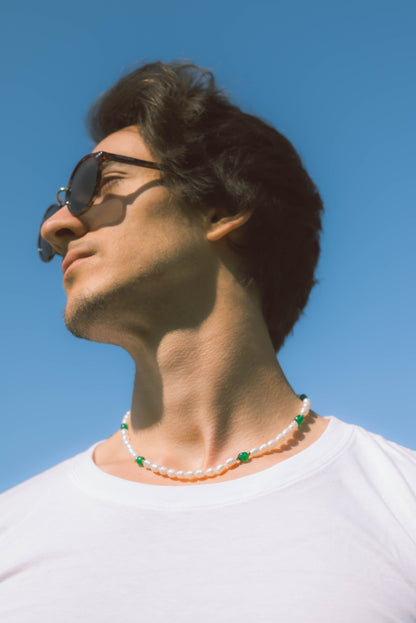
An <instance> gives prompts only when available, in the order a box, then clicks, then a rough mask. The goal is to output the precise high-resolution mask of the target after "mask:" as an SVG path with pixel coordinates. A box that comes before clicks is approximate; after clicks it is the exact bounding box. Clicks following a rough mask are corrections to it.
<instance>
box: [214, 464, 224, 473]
mask: <svg viewBox="0 0 416 623" xmlns="http://www.w3.org/2000/svg"><path fill="white" fill-rule="evenodd" d="M224 470H225V465H224V463H220V464H219V465H217V467H216V468H215V469H214V471H215V473H216V474H221V473H222V472H223V471H224Z"/></svg>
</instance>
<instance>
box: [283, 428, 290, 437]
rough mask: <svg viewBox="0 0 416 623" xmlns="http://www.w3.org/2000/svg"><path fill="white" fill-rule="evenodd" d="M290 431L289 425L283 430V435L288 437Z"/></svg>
mask: <svg viewBox="0 0 416 623" xmlns="http://www.w3.org/2000/svg"><path fill="white" fill-rule="evenodd" d="M289 433H290V428H289V426H288V427H287V428H285V430H282V435H283V437H287V435H288V434H289Z"/></svg>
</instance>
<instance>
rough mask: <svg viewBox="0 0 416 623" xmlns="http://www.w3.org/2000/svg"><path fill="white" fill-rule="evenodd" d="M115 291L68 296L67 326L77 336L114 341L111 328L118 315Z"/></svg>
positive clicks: (65, 313) (65, 317)
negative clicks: (110, 337)
mask: <svg viewBox="0 0 416 623" xmlns="http://www.w3.org/2000/svg"><path fill="white" fill-rule="evenodd" d="M115 303H117V296H116V293H115V292H110V293H106V292H87V293H82V294H78V295H75V294H72V295H69V296H68V301H67V305H66V307H65V311H64V322H65V326H66V328H67V329H68V330H69V331H70V332H71V333H72V335H75V337H79V338H84V339H86V340H92V341H95V342H106V343H112V342H111V341H110V340H109V339H108V337H109V335H108V333H109V328H110V327H111V325H113V326H114V318H115V317H117V311H116V309H115V306H116V305H115Z"/></svg>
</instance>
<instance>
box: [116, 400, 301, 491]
mask: <svg viewBox="0 0 416 623" xmlns="http://www.w3.org/2000/svg"><path fill="white" fill-rule="evenodd" d="M299 398H300V399H301V400H302V408H301V410H300V413H299V415H297V416H296V417H295V418H294V419H293V420H292V422H291V423H290V424H289V426H288V427H287V428H285V429H284V430H283V431H282V432H281V433H279V434H278V435H277V437H275V438H274V439H270V441H267V442H266V443H263V444H262V445H261V446H259V447H258V448H257V447H256V448H252V449H251V450H250V451H249V452H246V451H245V452H240V453H239V454H238V455H237V456H236V457H230V458H229V459H227V460H226V461H225V463H220V464H219V465H217V467H209V468H208V469H197V470H195V471H188V472H184V471H182V470H175V469H168V468H167V467H165V466H164V465H158V464H157V463H152V462H151V461H149V460H148V459H145V458H144V456H139V455H138V454H137V452H136V451H135V450H134V448H133V447H132V445H131V443H130V440H129V434H128V428H129V426H128V424H127V420H128V419H129V417H130V415H131V413H130V411H127V413H126V415H125V416H124V417H123V420H122V423H121V426H120V428H121V437H122V439H123V442H124V445H125V446H126V448H127V450H128V451H129V454H130V456H131V457H132V458H133V459H134V460H135V461H136V463H137V464H138V465H139V466H140V467H145V468H146V469H148V470H150V471H152V472H154V473H155V474H160V475H161V476H168V477H169V478H175V479H179V480H200V479H201V478H213V477H214V476H219V475H220V474H223V473H224V472H226V471H227V470H229V469H230V468H231V467H234V466H235V465H241V463H247V461H249V460H250V459H252V458H255V457H258V456H262V455H263V454H265V453H267V452H269V451H271V450H273V449H275V447H276V446H277V445H278V444H280V442H281V441H283V440H284V439H285V438H286V437H287V436H288V435H289V434H290V433H291V432H292V431H293V430H294V429H295V428H296V427H300V426H301V424H302V422H303V420H304V419H305V417H306V416H307V415H308V413H309V411H310V408H311V401H310V400H309V398H308V397H307V396H306V395H305V394H301V395H300V396H299Z"/></svg>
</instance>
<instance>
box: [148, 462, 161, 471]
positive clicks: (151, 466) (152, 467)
mask: <svg viewBox="0 0 416 623" xmlns="http://www.w3.org/2000/svg"><path fill="white" fill-rule="evenodd" d="M150 469H151V470H152V472H158V471H159V465H158V464H157V463H150Z"/></svg>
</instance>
